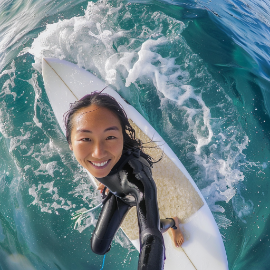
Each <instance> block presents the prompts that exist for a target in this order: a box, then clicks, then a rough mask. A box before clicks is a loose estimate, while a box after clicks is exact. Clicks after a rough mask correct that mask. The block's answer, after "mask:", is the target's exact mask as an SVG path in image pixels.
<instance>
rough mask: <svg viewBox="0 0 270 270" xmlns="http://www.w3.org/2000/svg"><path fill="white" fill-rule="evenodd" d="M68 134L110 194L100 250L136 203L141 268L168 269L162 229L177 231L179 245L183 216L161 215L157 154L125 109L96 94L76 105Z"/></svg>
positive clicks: (96, 245) (96, 240)
mask: <svg viewBox="0 0 270 270" xmlns="http://www.w3.org/2000/svg"><path fill="white" fill-rule="evenodd" d="M65 124H66V137H67V141H68V143H69V146H70V149H71V150H72V151H73V152H74V155H75V157H76V159H77V160H78V162H79V163H80V164H81V165H82V166H83V167H84V168H86V169H87V170H88V171H89V172H90V173H91V174H92V175H93V176H95V177H96V179H97V180H98V181H100V185H99V189H100V190H101V191H102V193H103V194H105V190H106V188H108V189H109V193H108V195H107V196H106V198H105V199H104V201H103V208H102V210H101V213H100V216H99V220H98V223H97V226H96V228H95V231H94V233H93V235H92V239H91V248H92V250H93V252H95V253H97V254H102V255H103V254H105V253H106V252H108V251H109V249H110V245H111V241H112V239H113V237H114V235H115V233H116V231H117V230H118V228H119V227H120V225H121V222H122V221H123V219H124V217H125V215H126V214H127V212H128V210H129V209H130V208H131V207H133V206H136V207H137V216H138V225H139V233H140V247H141V251H140V257H139V265H138V269H155V270H158V269H163V263H164V253H165V252H164V251H165V250H164V242H163V237H162V233H163V232H165V231H167V230H168V229H170V230H171V235H172V240H173V242H174V244H175V246H180V245H182V243H183V241H184V239H183V236H182V233H181V231H180V229H179V221H178V218H177V217H175V218H168V219H163V220H160V219H159V212H158V205H157V192H156V185H155V182H154V180H153V179H152V175H151V167H152V164H153V161H152V158H151V157H150V156H149V155H147V154H145V153H144V152H143V151H142V147H141V143H140V141H139V140H137V139H136V138H135V131H134V129H133V128H132V127H131V125H130V123H129V121H128V118H127V116H126V113H125V111H124V110H123V109H122V107H121V106H120V105H119V104H118V102H117V101H116V100H115V99H114V98H113V97H111V96H109V95H106V94H103V93H99V92H94V93H92V94H90V95H87V96H85V97H83V98H82V99H80V100H79V101H78V102H75V103H74V104H72V105H71V108H70V110H69V111H68V112H67V113H66V115H65Z"/></svg>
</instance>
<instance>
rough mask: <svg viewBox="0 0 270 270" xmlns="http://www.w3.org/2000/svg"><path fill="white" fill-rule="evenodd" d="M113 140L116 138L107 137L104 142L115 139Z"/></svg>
mask: <svg viewBox="0 0 270 270" xmlns="http://www.w3.org/2000/svg"><path fill="white" fill-rule="evenodd" d="M115 138H116V137H114V136H108V137H107V139H106V140H113V139H115Z"/></svg>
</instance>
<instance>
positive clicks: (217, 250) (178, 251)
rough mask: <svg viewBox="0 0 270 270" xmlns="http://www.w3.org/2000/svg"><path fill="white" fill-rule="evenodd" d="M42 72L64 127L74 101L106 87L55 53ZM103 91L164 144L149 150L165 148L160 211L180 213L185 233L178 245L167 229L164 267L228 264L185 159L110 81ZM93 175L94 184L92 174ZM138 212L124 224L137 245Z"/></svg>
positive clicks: (216, 268) (214, 269) (139, 131)
mask: <svg viewBox="0 0 270 270" xmlns="http://www.w3.org/2000/svg"><path fill="white" fill-rule="evenodd" d="M42 75H43V79H44V84H45V89H46V93H47V95H48V98H49V101H50V104H51V106H52V108H53V111H54V113H55V116H56V118H57V120H58V122H59V125H60V127H61V129H62V131H63V132H64V133H65V127H64V122H63V114H64V113H65V112H66V111H68V109H69V107H70V104H71V103H73V102H75V101H76V100H78V99H80V98H82V97H83V96H85V95H86V94H89V93H91V91H101V90H102V89H103V88H105V87H106V84H105V83H104V82H102V81H101V80H100V79H98V78H97V77H96V76H94V75H93V74H91V73H90V72H88V71H86V70H84V69H82V68H79V67H78V66H77V65H75V64H72V63H69V62H67V61H64V60H59V59H54V58H44V59H43V64H42ZM104 92H105V93H107V94H109V95H111V96H113V97H114V98H115V99H116V100H117V101H118V102H119V103H120V104H121V105H122V106H123V108H124V110H125V111H126V113H127V116H128V117H129V119H130V120H132V122H133V126H134V128H135V129H136V135H137V136H139V138H140V139H142V140H147V138H151V139H152V140H153V141H156V142H158V146H159V147H160V149H161V150H157V151H156V150H155V149H154V150H150V152H149V154H150V155H152V156H153V155H154V156H155V155H157V156H159V155H160V153H162V151H163V152H164V156H163V158H162V160H161V162H158V163H157V164H156V165H155V166H154V168H153V178H154V180H155V182H156V184H157V190H158V204H159V211H160V216H161V218H165V217H172V216H178V218H179V220H181V224H180V227H181V229H182V231H183V233H184V238H185V242H184V244H183V245H182V247H180V248H175V247H174V246H173V244H172V242H171V240H170V237H169V235H168V233H165V234H163V236H164V241H165V248H166V260H165V266H164V269H165V270H175V269H185V270H194V269H196V270H227V269H228V262H227V257H226V252H225V248H224V244H223V241H222V238H221V235H220V232H219V230H218V227H217V224H216V222H215V220H214V218H213V215H212V213H211V211H210V209H209V207H208V206H207V204H206V202H205V200H204V198H203V196H202V194H201V193H200V191H199V189H198V187H197V186H196V184H195V182H194V181H193V179H192V178H191V176H190V175H189V173H188V172H187V170H186V169H185V167H184V166H183V164H182V163H181V162H180V161H179V159H178V158H177V156H176V155H175V154H174V153H173V151H172V150H171V149H170V147H169V146H168V145H167V144H166V143H165V142H164V140H163V139H162V138H161V137H160V135H159V134H158V133H157V132H156V130H155V129H154V128H153V127H152V126H151V125H150V124H149V123H148V122H147V121H146V120H145V118H143V117H142V115H140V114H139V112H137V111H136V110H135V108H134V107H132V106H131V105H129V104H127V103H126V102H125V101H124V100H123V99H122V98H121V96H120V95H119V94H118V93H117V92H116V91H114V90H113V89H112V88H111V87H109V86H108V87H106V88H105V90H104ZM151 151H152V152H151ZM89 176H90V178H91V179H92V181H93V183H95V184H96V182H95V179H94V177H93V176H91V175H89ZM168 198H169V199H168ZM133 208H135V207H133ZM135 212H136V211H135V210H134V212H133V213H132V212H131V213H130V214H129V216H127V217H126V219H125V222H124V223H123V224H122V226H121V228H122V229H123V231H124V232H125V234H126V235H127V237H129V239H130V240H131V241H132V243H133V245H134V246H135V247H136V248H137V249H138V251H139V250H140V247H139V240H138V233H137V230H138V229H137V227H136V226H137V225H134V224H136V222H135V221H134V219H136V216H135ZM135 227H136V228H135Z"/></svg>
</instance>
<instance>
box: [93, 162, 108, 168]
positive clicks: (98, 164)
mask: <svg viewBox="0 0 270 270" xmlns="http://www.w3.org/2000/svg"><path fill="white" fill-rule="evenodd" d="M108 161H109V160H107V161H105V162H102V163H95V162H92V163H93V164H94V165H95V166H97V167H102V166H104V165H105V164H107V163H108Z"/></svg>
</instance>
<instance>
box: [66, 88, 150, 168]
mask: <svg viewBox="0 0 270 270" xmlns="http://www.w3.org/2000/svg"><path fill="white" fill-rule="evenodd" d="M91 105H96V106H98V107H102V108H106V109H108V110H110V111H112V112H113V113H114V114H115V115H116V116H117V118H118V119H119V121H120V124H121V127H122V132H123V138H124V146H123V150H129V149H136V148H137V149H138V148H139V149H140V150H141V156H142V157H144V158H145V159H146V160H147V161H148V162H149V164H150V165H151V167H152V165H153V159H152V157H151V156H149V155H147V154H146V153H144V152H143V150H142V142H141V141H140V140H139V139H137V138H136V134H135V130H134V129H133V127H132V126H131V124H130V123H129V121H128V117H127V115H126V112H125V111H124V109H123V108H122V106H121V105H120V104H119V103H118V102H117V101H116V100H115V98H113V97H112V96H110V95H108V94H105V93H102V91H101V92H92V93H91V94H88V95H86V96H84V97H83V98H81V99H80V100H78V101H76V102H74V103H72V104H71V105H70V109H69V110H68V111H67V112H66V113H65V114H64V122H65V127H66V139H67V141H68V143H69V144H71V130H72V127H73V117H74V114H75V113H76V112H77V111H78V110H80V109H82V108H86V107H89V106H91Z"/></svg>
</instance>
